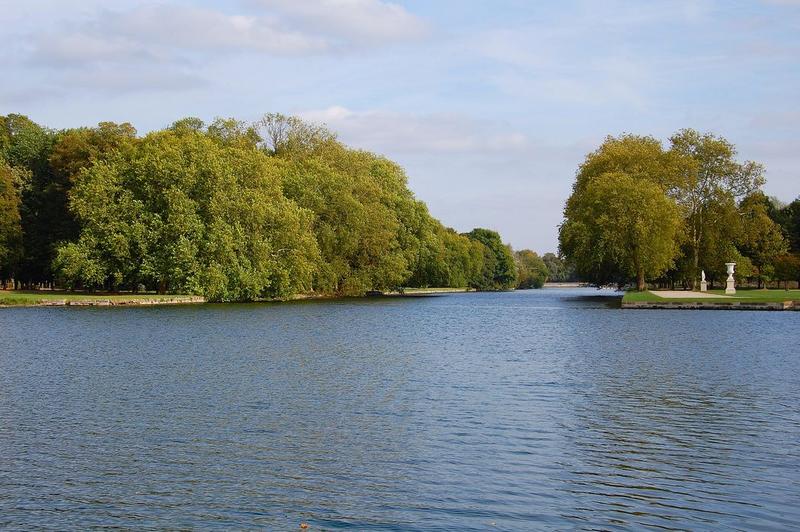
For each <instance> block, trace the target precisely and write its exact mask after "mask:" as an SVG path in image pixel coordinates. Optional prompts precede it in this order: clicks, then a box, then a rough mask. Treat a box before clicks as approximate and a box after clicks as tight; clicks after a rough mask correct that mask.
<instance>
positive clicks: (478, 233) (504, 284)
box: [466, 228, 517, 290]
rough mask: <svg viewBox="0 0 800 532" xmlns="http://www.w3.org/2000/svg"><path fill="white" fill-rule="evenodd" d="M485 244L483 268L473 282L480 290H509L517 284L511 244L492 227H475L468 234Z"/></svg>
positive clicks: (474, 286)
mask: <svg viewBox="0 0 800 532" xmlns="http://www.w3.org/2000/svg"><path fill="white" fill-rule="evenodd" d="M466 236H467V237H469V238H470V239H472V240H474V241H476V242H479V243H481V244H483V246H484V249H483V269H482V272H481V275H480V277H479V279H477V280H476V282H474V284H473V288H477V289H478V290H508V289H510V288H513V287H514V286H516V283H517V266H516V264H515V262H514V256H513V254H512V253H511V248H510V246H507V245H506V244H503V240H502V239H501V238H500V234H499V233H498V232H497V231H492V230H491V229H482V228H475V229H473V230H472V231H470V232H469V233H467V235H466Z"/></svg>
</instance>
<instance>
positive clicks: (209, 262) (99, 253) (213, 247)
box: [56, 128, 318, 301]
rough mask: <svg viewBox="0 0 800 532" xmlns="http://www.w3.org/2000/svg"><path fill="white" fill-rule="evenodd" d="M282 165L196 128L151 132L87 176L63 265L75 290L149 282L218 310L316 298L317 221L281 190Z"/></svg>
mask: <svg viewBox="0 0 800 532" xmlns="http://www.w3.org/2000/svg"><path fill="white" fill-rule="evenodd" d="M281 167H282V164H281V163H280V162H279V161H276V160H273V159H270V158H269V157H267V156H266V155H264V154H263V153H261V152H260V151H258V150H254V149H249V150H248V149H242V148H239V147H235V146H226V145H224V144H223V143H221V142H219V139H216V138H215V137H214V136H213V135H208V134H206V133H204V132H202V131H197V130H196V129H194V128H173V129H171V130H167V131H163V132H157V133H152V134H150V135H148V136H147V137H145V138H144V139H143V140H142V141H141V142H140V143H139V144H138V145H137V146H136V148H135V149H134V150H131V151H130V152H127V153H121V154H119V155H118V156H116V157H114V158H112V159H110V160H109V161H107V162H102V163H96V164H95V165H93V166H92V167H91V168H90V169H88V170H86V171H84V172H82V173H81V174H80V175H79V177H78V180H77V182H76V185H75V189H74V194H73V198H72V202H71V206H72V208H73V210H74V212H75V213H76V215H77V216H78V219H79V220H80V222H81V225H82V231H81V234H80V238H79V240H78V241H77V242H76V243H69V244H65V245H63V246H61V248H60V249H59V254H58V257H57V260H56V264H57V266H58V269H59V272H60V274H61V275H62V276H63V277H64V278H65V280H66V282H69V283H80V284H82V285H84V286H87V287H105V288H109V289H115V288H117V287H119V286H120V285H124V286H128V287H133V286H135V285H137V284H138V283H144V284H145V285H149V286H151V287H157V288H158V289H159V291H161V292H166V291H169V292H180V293H195V294H202V295H204V296H206V297H207V298H209V299H210V300H215V301H230V300H252V299H256V298H259V297H287V296H289V295H291V294H293V293H296V292H298V291H304V290H308V289H309V288H310V285H311V276H312V274H313V272H314V269H315V265H316V261H317V258H318V251H317V247H316V242H315V241H314V238H313V234H312V232H311V221H312V214H311V213H310V212H308V211H307V210H305V209H302V208H300V207H299V206H298V205H296V204H295V203H294V202H291V201H290V200H287V199H286V198H285V197H284V196H283V193H282V191H281V185H280V171H281Z"/></svg>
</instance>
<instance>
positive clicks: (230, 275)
mask: <svg viewBox="0 0 800 532" xmlns="http://www.w3.org/2000/svg"><path fill="white" fill-rule="evenodd" d="M0 155H2V156H3V157H4V158H6V159H7V160H8V162H9V165H5V164H4V165H3V166H2V172H0V174H1V175H0V177H2V180H0V260H1V261H2V265H0V268H2V274H3V276H4V277H5V278H10V277H14V278H16V279H17V280H21V281H22V282H23V285H26V286H32V285H36V284H39V283H49V282H51V281H53V280H55V281H56V282H57V283H58V284H60V285H61V286H65V287H68V288H83V289H90V290H93V289H104V290H119V289H128V290H135V289H137V288H138V287H140V286H142V285H144V287H145V288H147V289H151V290H158V291H159V292H162V293H166V292H171V293H176V292H181V293H192V294H200V295H204V296H206V297H207V298H209V299H210V300H214V301H228V300H253V299H260V298H283V297H289V296H291V295H292V294H295V293H298V292H307V291H312V290H313V291H316V292H321V293H332V294H361V293H364V292H365V291H367V290H372V289H392V288H397V287H401V286H408V285H409V284H410V285H412V286H414V285H416V286H441V287H447V286H454V287H466V286H482V287H484V288H486V289H496V288H505V287H507V286H512V285H513V283H512V282H511V279H512V278H513V277H514V275H515V270H514V268H513V260H511V259H510V254H509V252H508V249H507V248H505V247H504V246H502V245H500V247H502V250H500V251H498V249H499V248H498V249H495V247H496V246H495V242H494V241H492V242H489V241H488V240H487V242H489V247H487V245H485V244H484V243H482V242H481V241H480V240H474V239H471V238H468V237H467V236H464V235H459V234H457V233H456V232H455V231H453V230H452V229H448V228H445V227H444V226H443V225H442V224H441V223H439V222H438V221H437V220H436V219H434V218H433V217H432V216H431V215H430V214H429V212H428V210H427V207H426V206H425V204H424V203H422V202H420V201H418V200H417V199H416V198H415V197H414V195H413V193H412V192H411V191H410V190H409V189H408V186H407V179H406V176H405V173H404V171H403V169H402V168H400V167H399V166H398V165H397V164H395V163H393V162H391V161H389V160H387V159H386V158H384V157H380V156H377V155H374V154H372V153H368V152H365V151H359V150H352V149H348V148H347V147H345V146H344V145H342V144H341V143H340V142H338V141H337V140H336V136H335V135H334V134H333V133H331V132H329V131H328V130H326V129H325V128H324V127H321V126H317V125H313V124H308V123H305V122H303V121H301V120H299V119H297V118H295V117H287V116H284V115H280V114H268V115H265V116H264V118H263V119H262V120H260V121H259V122H257V123H256V124H247V123H244V122H240V121H237V120H235V119H230V118H217V119H215V120H214V121H213V122H212V123H211V124H210V125H206V124H205V123H204V122H203V121H202V120H200V119H199V118H192V117H189V118H184V119H181V120H178V121H176V122H175V123H174V124H173V125H172V126H170V127H169V128H167V129H166V130H163V131H157V132H154V133H151V134H149V135H147V136H146V137H144V138H138V137H137V136H136V131H135V129H134V128H133V127H132V126H131V125H130V124H127V123H126V124H114V123H111V122H102V123H100V124H99V125H98V126H97V127H95V128H78V129H70V130H64V131H58V132H55V131H50V130H47V129H45V128H42V127H40V126H38V125H37V124H35V123H33V122H31V121H30V120H28V119H27V118H25V117H22V116H20V115H9V116H8V117H0ZM15 216H16V218H15ZM15 224H16V225H15ZM20 228H21V229H20ZM20 234H21V235H22V236H21V237H19V235H20ZM14 235H17V237H15V236H14ZM15 238H16V240H15ZM20 238H21V242H20V241H19V240H20ZM497 242H499V236H498V237H497ZM23 245H24V251H25V253H24V254H23V253H22V250H23Z"/></svg>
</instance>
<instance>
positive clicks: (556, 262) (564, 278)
mask: <svg viewBox="0 0 800 532" xmlns="http://www.w3.org/2000/svg"><path fill="white" fill-rule="evenodd" d="M542 261H543V262H544V263H545V266H547V278H548V280H549V281H551V282H555V283H567V282H573V281H577V280H578V278H577V277H576V275H575V269H574V268H573V267H572V265H570V264H569V263H568V262H567V261H565V260H564V259H562V258H561V257H559V256H558V255H556V254H555V253H545V254H544V255H542Z"/></svg>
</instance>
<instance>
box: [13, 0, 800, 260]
mask: <svg viewBox="0 0 800 532" xmlns="http://www.w3.org/2000/svg"><path fill="white" fill-rule="evenodd" d="M0 28H2V29H0V32H1V33H0V34H1V35H2V37H3V42H4V47H3V48H2V49H0V66H2V71H3V76H2V78H0V79H1V80H2V81H0V114H6V113H10V112H18V113H23V114H27V115H29V116H30V117H31V118H32V119H34V120H36V121H38V122H40V123H43V124H46V125H49V126H52V127H57V128H61V127H72V126H79V125H93V124H95V123H97V122H98V121H101V120H115V121H129V122H131V123H133V124H134V125H135V126H136V127H137V129H138V130H139V131H140V132H142V133H145V132H147V131H149V130H152V129H156V128H161V127H164V126H166V125H168V124H170V123H171V122H173V121H174V120H175V119H177V118H180V117H183V116H198V117H201V118H203V119H207V120H210V119H213V118H214V117H215V116H233V117H236V118H239V119H243V120H255V119H257V118H258V117H259V116H260V115H262V114H263V113H265V112H272V111H278V112H284V113H292V114H297V115H299V116H302V117H304V118H306V119H309V120H314V121H319V122H324V123H326V124H327V125H328V126H329V127H331V128H332V129H333V130H335V131H337V132H338V133H339V136H340V138H341V139H342V140H343V141H344V142H346V143H348V144H350V145H352V146H355V147H360V148H366V149H370V150H373V151H377V152H379V153H383V154H385V155H387V156H388V157H390V158H392V159H394V160H396V161H398V162H399V163H401V164H402V165H403V166H404V167H405V168H406V171H407V173H408V176H409V183H410V186H411V188H412V189H413V190H414V191H415V192H416V194H417V196H418V197H419V198H420V199H422V200H424V201H425V202H427V203H428V206H429V207H430V209H431V212H432V213H433V214H434V215H435V216H437V217H438V218H440V219H441V220H442V221H443V222H444V223H445V224H447V225H450V226H453V227H455V228H456V229H459V230H469V229H471V228H472V227H474V226H483V227H490V228H493V229H497V230H499V231H500V232H501V233H502V234H503V236H504V238H505V239H506V240H507V241H509V242H510V243H511V244H512V245H513V246H514V247H515V248H525V247H527V248H532V249H534V250H537V251H539V252H545V251H554V250H556V248H557V241H556V234H557V226H558V224H559V223H560V222H561V210H562V207H563V203H564V201H565V200H566V198H567V196H568V195H569V193H570V188H571V185H572V181H573V177H574V175H575V170H576V168H577V166H578V165H579V164H580V162H581V161H582V159H583V157H584V156H585V154H586V153H588V152H589V151H591V150H593V149H594V148H595V147H597V145H598V144H599V143H600V142H602V139H603V138H604V137H605V136H606V135H609V134H611V135H617V134H620V133H623V132H630V133H642V134H652V135H654V136H656V137H658V138H661V139H664V140H666V139H667V138H668V137H669V135H671V134H672V133H674V132H675V131H677V130H678V129H680V128H684V127H693V128H695V129H698V130H701V131H711V132H714V133H716V134H719V135H722V136H724V137H726V138H727V139H729V140H730V141H732V142H733V143H734V144H736V146H737V147H738V149H739V156H740V158H741V159H742V160H745V159H751V160H756V161H759V162H762V163H764V164H765V165H766V168H767V186H766V191H767V193H768V194H770V195H774V196H777V197H778V198H779V199H781V200H783V201H787V202H788V201H790V200H792V199H794V198H795V197H797V196H798V195H799V194H800V171H798V166H800V59H798V58H800V0H771V1H768V0H758V1H751V2H744V1H741V2H740V1H724V2H723V1H710V0H709V1H704V0H696V1H663V2H661V1H648V2H643V1H630V2H623V1H610V0H587V1H562V2H532V1H521V0H520V1H513V0H506V1H501V0H495V1H492V2H478V1H472V2H470V1H466V0H462V1H455V0H439V1H432V0H428V1H424V0H415V1H406V2H402V1H399V0H397V1H384V0H228V1H224V2H223V1H195V2H189V1H181V0H164V1H160V2H149V1H140V2H132V1H127V0H116V1H114V2H108V1H105V0H76V1H74V2H63V1H62V0H26V1H16V0H0Z"/></svg>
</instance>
